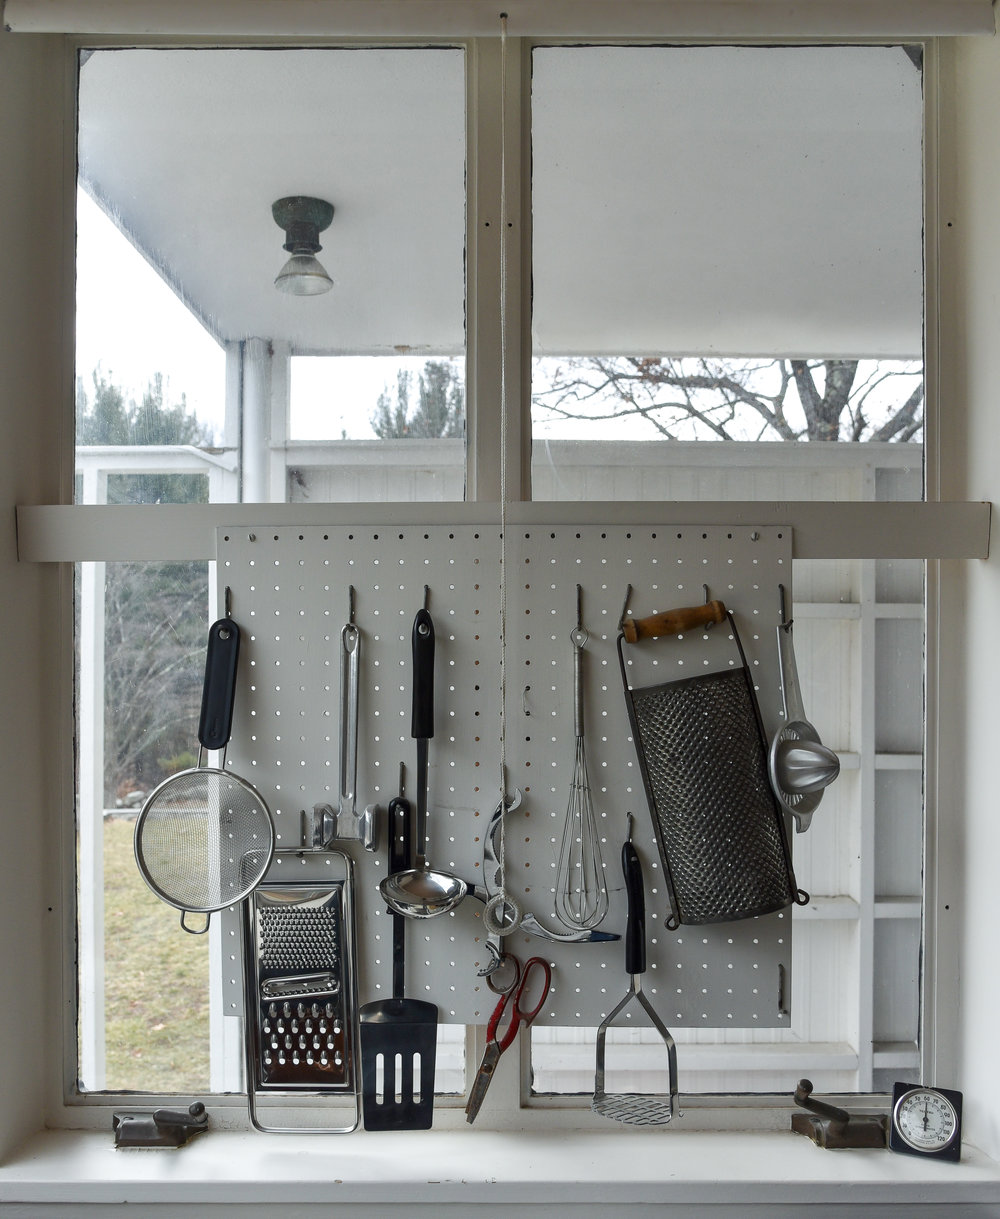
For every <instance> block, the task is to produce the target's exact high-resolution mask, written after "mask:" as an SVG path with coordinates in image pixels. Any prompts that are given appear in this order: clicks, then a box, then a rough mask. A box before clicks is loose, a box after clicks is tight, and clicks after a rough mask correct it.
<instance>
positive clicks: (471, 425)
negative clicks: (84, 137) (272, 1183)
mask: <svg viewBox="0 0 1000 1219" xmlns="http://www.w3.org/2000/svg"><path fill="white" fill-rule="evenodd" d="M621 41H622V42H623V43H627V41H628V40H621ZM726 41H729V40H726ZM459 44H460V40H455V39H447V40H442V42H441V45H451V46H454V45H459ZM511 44H512V45H511V49H510V51H509V52H508V55H509V57H508V71H509V77H508V87H507V92H506V97H507V116H506V121H505V126H506V134H507V145H506V150H505V151H506V175H507V186H508V199H507V201H506V212H505V211H504V204H503V202H502V200H501V198H500V187H501V180H502V175H501V173H500V155H499V153H500V148H501V142H500V140H501V131H500V127H499V124H498V123H497V122H496V115H495V102H496V97H497V93H498V80H499V68H500V47H499V43H498V42H497V40H496V39H483V40H475V39H473V40H468V41H466V42H464V43H461V45H464V46H465V47H466V55H467V69H468V70H467V80H468V103H469V104H468V111H467V113H468V116H469V118H468V127H469V137H468V147H469V171H470V172H469V192H468V197H467V236H468V251H469V264H468V281H467V293H468V306H469V314H468V316H469V322H468V337H467V369H468V372H467V386H468V390H467V410H468V418H469V422H468V441H467V457H466V460H467V497H466V502H465V505H464V508H468V506H469V504H474V503H477V502H479V503H495V502H496V501H497V500H499V498H500V495H499V491H500V487H499V482H500V477H499V471H500V464H501V463H500V462H499V461H498V455H499V452H500V447H501V439H502V438H503V431H502V428H501V426H500V421H501V414H502V412H501V410H500V400H499V387H500V385H501V384H502V383H505V384H506V391H507V413H508V427H507V432H506V442H507V469H508V474H507V486H506V490H507V498H508V499H509V500H511V501H518V500H527V499H529V498H530V377H531V367H530V251H531V234H530V175H529V172H528V169H529V164H530V146H529V143H528V139H527V132H528V130H529V122H530V106H529V103H528V93H529V91H530V55H531V50H532V46H533V44H532V43H531V42H530V41H529V40H527V39H525V40H519V39H513V40H511ZM95 45H100V46H102V47H105V46H109V45H130V46H131V45H136V43H135V42H133V41H129V42H127V43H126V42H124V41H122V42H120V43H117V44H112V43H109V42H108V40H101V42H100V43H99V44H95V43H93V42H91V41H88V40H78V39H68V40H67V46H68V48H69V53H70V55H71V57H72V59H73V60H74V62H75V58H76V54H77V52H78V51H79V50H84V49H89V48H90V47H91V46H95ZM143 45H154V44H152V43H144V44H143ZM155 45H171V44H165V43H163V42H162V41H158V42H157V43H156V44H155ZM177 45H180V44H177ZM183 45H188V43H187V42H186V43H184V44H183ZM212 45H225V46H230V45H232V46H238V45H242V44H241V43H239V42H236V41H233V42H230V41H228V40H227V41H225V42H224V43H223V42H219V43H215V42H213V43H212ZM253 45H261V44H260V43H259V42H257V41H255V42H254V44H253ZM303 45H317V44H315V43H306V44H303ZM337 45H340V44H337ZM380 45H381V44H380ZM392 45H401V44H397V43H394V44H392ZM422 45H423V44H422ZM543 45H556V44H554V43H553V42H552V41H551V40H546V41H545V42H544V44H543ZM932 45H933V44H928V43H925V44H924V46H925V73H926V75H925V81H926V82H927V83H926V88H927V94H928V97H927V117H926V129H927V133H928V152H929V155H931V154H933V139H932V132H933V130H934V128H935V121H934V120H933V119H932V96H933V95H934V94H935V88H934V85H933V79H934V71H933V68H932V67H931V64H932V62H933V55H932V54H930V53H929V52H930V50H931V47H932ZM74 96H75V93H74ZM933 176H934V175H933V173H932V167H931V161H930V159H929V160H928V165H927V167H926V172H925V190H926V191H928V193H929V191H930V185H929V184H930V182H931V181H932V179H933ZM504 214H505V215H506V218H507V220H508V221H509V222H510V224H511V228H510V230H509V233H508V236H507V238H506V247H507V249H506V253H507V265H506V272H505V275H506V284H507V306H506V317H504V316H503V315H504V311H503V310H502V309H501V308H500V304H499V285H500V282H501V279H502V275H501V268H500V259H501V245H502V244H504V243H503V242H501V240H500V226H499V224H498V223H497V220H496V219H495V218H496V217H499V216H503V215H504ZM927 230H928V232H933V231H934V226H933V225H932V224H930V223H929V224H928V226H927ZM932 255H933V251H932V249H931V248H930V245H929V248H928V250H927V257H928V267H929V268H931V267H932V266H933V263H934V259H933V257H932ZM931 274H932V272H930V271H929V273H928V276H927V287H926V293H925V295H926V310H927V323H926V325H927V327H928V333H935V332H936V326H935V325H934V321H933V310H934V297H933V294H932V292H931V287H930V283H931ZM502 322H505V325H506V341H503V339H502V338H501V323H502ZM505 355H506V362H507V369H506V376H502V375H501V372H502V370H501V363H502V361H503V359H504V356H505ZM932 360H933V350H932V348H931V346H930V345H928V348H927V362H928V376H927V380H928V398H927V404H926V409H925V418H926V424H925V426H926V432H927V435H926V440H925V453H926V461H927V470H928V481H927V499H928V500H931V499H932V498H936V486H937V476H936V473H935V472H936V468H937V456H936V452H937V449H936V436H937V426H936V419H937V414H936V395H935V394H934V392H933V379H932V377H931V362H932ZM511 369H513V370H514V372H513V375H512V372H511ZM932 483H933V486H934V488H935V493H934V494H933V495H932ZM453 507H454V506H453ZM459 510H460V511H462V510H463V509H459ZM140 511H141V510H140ZM721 511H722V513H723V515H724V513H725V511H726V506H725V505H723V506H722V509H721ZM199 515H201V516H202V517H203V519H204V521H205V522H206V523H207V521H208V520H209V519H211V518H212V516H213V515H214V516H215V517H218V516H219V514H218V513H214V514H213V513H211V512H209V513H201V514H199ZM842 515H843V521H842V522H841V524H840V528H844V527H845V526H844V523H843V522H846V521H847V520H848V519H849V516H850V513H849V512H847V513H844V514H842ZM71 545H72V543H71ZM934 587H935V585H934V578H933V576H931V577H930V578H929V587H928V592H929V596H928V614H930V612H931V598H930V593H931V591H932V589H933V588H934ZM931 626H932V623H931V622H930V619H929V621H928V628H929V630H928V638H929V641H930V640H931V639H932V638H933V633H934V632H933V630H932V629H931ZM932 659H933V658H932V656H931V655H930V654H929V655H928V680H930V676H931V674H932V672H933V671H934V666H933V664H932V663H931V662H932ZM930 694H931V691H930V690H929V700H928V701H929V706H930V707H933V705H934V704H933V699H932V698H931V697H930ZM931 727H932V725H931V721H930V719H929V720H928V737H929V740H928V745H929V746H930V744H931V741H930V736H931ZM926 757H927V765H928V766H931V765H932V758H933V750H932V749H931V748H928V750H927V754H926ZM929 786H930V785H929ZM932 975H933V961H926V962H925V975H924V980H923V984H922V985H923V989H924V993H925V995H927V994H928V993H930V991H931V990H932V989H933V985H934V983H933V977H932ZM74 991H75V972H74V973H73V976H72V980H71V984H70V992H69V993H70V994H72V993H73V992H74ZM934 1032H935V1031H934V1030H933V1029H931V1028H928V1027H927V1026H926V1025H925V1034H924V1036H925V1041H926V1043H927V1044H928V1050H927V1051H926V1053H928V1054H930V1053H931V1044H932V1043H935V1042H936V1038H935V1036H934ZM481 1048H482V1030H477V1031H476V1034H475V1040H474V1048H473V1054H474V1055H475V1056H478V1054H479V1053H480V1052H481ZM72 1074H73V1071H72V1070H71V1069H70V1065H69V1064H68V1063H66V1064H64V1069H63V1078H64V1080H71V1079H72ZM509 1075H513V1073H509ZM497 1082H498V1084H499V1083H500V1080H499V1079H498V1081H497ZM495 1088H496V1085H495ZM491 1097H492V1098H494V1099H499V1100H500V1103H501V1107H502V1108H503V1109H504V1111H505V1113H507V1111H508V1109H509V1117H506V1118H505V1119H504V1122H502V1123H501V1124H500V1126H499V1128H505V1127H506V1123H507V1121H510V1123H511V1126H510V1127H509V1128H522V1127H523V1126H524V1125H525V1124H526V1118H527V1115H528V1112H529V1111H530V1110H531V1109H541V1110H560V1111H561V1110H572V1109H573V1108H574V1107H575V1106H574V1102H572V1101H571V1100H570V1101H567V1100H564V1099H562V1098H559V1099H557V1100H556V1101H554V1102H552V1103H551V1104H550V1103H547V1102H545V1100H544V1098H532V1097H530V1065H529V1063H528V1060H527V1052H526V1049H525V1048H524V1047H522V1061H521V1073H520V1079H517V1080H512V1079H508V1080H507V1081H506V1083H505V1086H504V1087H502V1088H500V1089H498V1090H497V1091H494V1092H491ZM158 1099H159V1097H158ZM208 1099H210V1101H211V1103H212V1104H213V1105H216V1104H221V1105H222V1106H223V1107H227V1106H230V1105H232V1106H239V1105H241V1104H242V1103H243V1102H242V1100H241V1098H239V1097H235V1098H228V1097H218V1096H212V1097H210V1098H208ZM120 1100H121V1098H120V1097H115V1096H113V1095H102V1096H101V1097H99V1098H95V1097H94V1096H93V1095H88V1096H86V1097H82V1098H75V1097H73V1096H69V1097H66V1096H64V1097H63V1102H64V1103H66V1104H67V1112H68V1111H72V1110H74V1109H78V1108H79V1107H81V1106H87V1107H89V1106H94V1107H96V1108H102V1107H103V1108H107V1107H108V1106H109V1105H111V1104H113V1103H120ZM695 1107H698V1108H701V1107H702V1106H695ZM703 1107H704V1108H705V1109H709V1108H712V1107H718V1108H720V1109H723V1110H730V1109H736V1110H744V1109H745V1110H748V1111H749V1110H751V1109H755V1108H760V1109H761V1110H762V1111H764V1112H765V1113H768V1112H770V1113H771V1114H772V1115H773V1114H783V1113H784V1112H785V1110H786V1109H787V1101H786V1100H783V1099H781V1098H774V1099H773V1100H769V1099H768V1098H762V1097H756V1096H754V1097H749V1098H743V1097H738V1098H724V1099H723V1100H722V1101H721V1102H712V1103H711V1104H706V1105H704V1106H703ZM723 1120H724V1121H725V1119H723ZM773 1120H776V1119H774V1118H773V1117H771V1118H768V1117H765V1118H764V1119H763V1121H762V1122H761V1123H760V1124H762V1125H767V1124H768V1123H769V1122H770V1121H773ZM539 1121H540V1125H541V1124H544V1125H548V1124H549V1118H548V1117H547V1116H546V1114H545V1113H544V1112H543V1113H542V1114H541V1117H540V1119H539ZM570 1121H571V1119H570ZM70 1124H76V1121H75V1120H74V1121H73V1122H71V1123H70ZM751 1124H753V1123H751Z"/></svg>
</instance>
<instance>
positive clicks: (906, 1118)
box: [896, 1089, 959, 1151]
mask: <svg viewBox="0 0 1000 1219" xmlns="http://www.w3.org/2000/svg"><path fill="white" fill-rule="evenodd" d="M957 1124H959V1120H957V1115H956V1113H955V1108H954V1106H952V1104H951V1102H950V1101H948V1100H946V1098H945V1097H943V1096H940V1095H939V1093H938V1092H928V1091H927V1090H924V1089H921V1090H917V1091H913V1092H909V1093H906V1095H905V1096H904V1097H901V1098H900V1101H899V1103H898V1104H896V1125H898V1126H899V1132H900V1135H902V1137H904V1139H905V1140H906V1142H909V1143H910V1146H911V1147H916V1148H918V1150H920V1151H924V1150H926V1151H937V1150H938V1148H940V1147H946V1146H948V1145H949V1143H950V1142H951V1140H952V1139H954V1137H955V1130H956V1129H957Z"/></svg>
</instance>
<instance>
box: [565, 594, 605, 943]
mask: <svg viewBox="0 0 1000 1219" xmlns="http://www.w3.org/2000/svg"><path fill="white" fill-rule="evenodd" d="M579 596H580V586H579V585H577V606H578V612H577V623H576V627H575V628H574V629H573V630H572V631H571V632H570V641H571V642H572V644H573V732H574V735H575V737H576V759H575V762H574V767H573V779H572V781H571V783H570V789H569V804H568V805H567V808H566V820H565V822H564V824H563V836H562V845H561V846H560V849H559V867H558V869H557V870H556V898H555V908H556V915H557V917H558V918H559V920H560V922H562V923H563V924H564V925H565V926H567V927H571V928H573V927H596V926H597V925H598V923H600V922H602V921H603V919H604V916H605V915H606V914H607V912H608V888H607V884H606V883H605V879H604V859H603V857H602V855H601V836H600V831H599V830H598V827H597V819H596V817H595V814H594V804H593V800H592V798H591V792H590V776H589V774H588V773H587V744H586V738H585V736H584V720H583V649H584V647H585V646H586V643H587V639H588V638H589V636H588V633H587V631H585V630H584V629H583V626H582V623H581V620H580V613H579Z"/></svg>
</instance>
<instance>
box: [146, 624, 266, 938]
mask: <svg viewBox="0 0 1000 1219" xmlns="http://www.w3.org/2000/svg"><path fill="white" fill-rule="evenodd" d="M239 649H240V629H239V627H238V626H237V624H236V623H235V622H234V621H233V620H232V619H231V618H229V617H226V618H221V619H220V620H219V621H218V622H216V623H214V624H213V625H212V627H211V629H210V630H209V633H208V648H207V652H206V656H205V682H204V686H203V689H202V700H201V715H200V718H199V721H198V742H199V745H200V749H199V751H198V765H197V766H196V767H194V768H192V769H189V770H182V771H178V773H177V774H175V775H171V776H170V778H168V779H166V780H164V782H162V783H161V784H160V785H159V787H157V788H155V790H154V791H152V792H151V793H150V795H149V796H148V797H147V799H146V802H145V803H144V804H143V806H142V809H141V811H140V813H139V819H138V820H137V821H136V824H135V842H134V845H135V859H136V863H137V864H138V865H139V871H140V872H141V873H142V877H143V880H145V882H146V884H147V885H148V886H149V887H150V889H152V891H153V892H154V893H155V894H156V896H157V897H159V898H160V899H161V900H163V901H165V902H167V903H168V904H169V905H171V906H174V907H175V908H176V909H178V910H180V911H181V926H182V927H183V928H184V930H185V931H187V932H190V933H191V934H192V935H201V934H204V932H206V931H207V930H208V927H209V923H210V921H211V915H212V913H213V912H214V911H217V910H222V909H224V908H225V907H226V906H231V905H232V904H233V903H234V902H238V901H241V900H242V899H243V898H244V897H246V896H247V894H249V893H250V892H252V891H253V889H255V888H256V886H257V885H258V884H259V883H260V881H261V879H262V878H263V876H264V873H265V872H266V871H267V869H268V867H269V866H270V864H271V859H272V857H273V855H274V823H273V821H272V820H271V813H270V810H269V809H268V807H267V805H266V804H265V803H264V800H263V799H262V798H261V795H260V793H259V792H258V791H257V790H256V788H254V787H253V786H252V785H251V784H250V783H248V782H247V781H246V780H245V779H242V778H240V776H239V775H235V774H233V773H232V772H230V771H227V770H226V769H225V753H223V757H222V768H221V769H215V768H213V767H210V766H203V765H202V761H203V759H204V755H205V750H219V749H221V750H223V751H224V750H225V748H226V746H227V745H228V743H229V737H230V733H231V731H232V723H233V701H234V698H235V693H236V668H237V661H238V659H239ZM189 913H196V914H204V915H205V916H206V918H205V923H204V926H201V927H198V926H191V925H189V924H188V922H187V920H186V918H185V915H186V914H189Z"/></svg>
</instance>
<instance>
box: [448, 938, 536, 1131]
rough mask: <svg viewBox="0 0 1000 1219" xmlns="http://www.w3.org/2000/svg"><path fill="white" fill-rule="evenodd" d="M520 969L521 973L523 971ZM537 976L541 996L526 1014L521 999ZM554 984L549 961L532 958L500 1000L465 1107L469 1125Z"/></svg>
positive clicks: (491, 1021) (491, 1019)
mask: <svg viewBox="0 0 1000 1219" xmlns="http://www.w3.org/2000/svg"><path fill="white" fill-rule="evenodd" d="M507 959H508V960H516V959H517V958H516V957H511V956H510V955H508V956H507ZM518 968H519V969H520V967H518ZM538 973H540V974H541V976H542V987H541V994H540V995H539V996H538V1001H537V1003H536V1004H535V1006H534V1007H533V1008H532V1009H531V1010H530V1011H525V1010H524V1008H523V1007H522V1006H521V999H522V997H523V995H524V993H525V991H530V988H531V986H532V985H535V986H537V985H538V982H537V978H536V979H535V980H534V982H533V981H532V974H536V975H537V974H538ZM551 984H552V970H551V968H550V967H549V963H548V961H543V960H542V958H541V957H530V958H529V959H528V960H527V961H525V963H524V971H523V973H521V976H520V981H519V982H516V984H515V986H512V987H511V989H510V990H509V991H508V992H507V994H505V995H501V996H500V1002H499V1003H498V1004H497V1006H496V1010H495V1011H494V1013H493V1015H492V1016H491V1017H490V1022H489V1024H488V1025H487V1028H486V1037H487V1043H486V1049H485V1051H484V1053H483V1061H482V1062H481V1063H480V1064H479V1070H478V1071H477V1072H476V1078H475V1079H474V1080H473V1081H472V1091H471V1092H470V1093H469V1103H468V1104H467V1105H466V1106H465V1118H466V1121H469V1122H474V1121H475V1120H476V1115H477V1114H478V1113H479V1110H480V1109H481V1108H482V1105H483V1100H484V1099H485V1097H486V1093H487V1091H488V1090H489V1086H490V1084H491V1083H492V1082H493V1073H494V1072H495V1071H496V1069H497V1064H498V1063H499V1062H500V1056H501V1055H502V1054H503V1053H504V1051H505V1050H509V1049H510V1047H511V1046H512V1045H513V1044H514V1039H515V1038H516V1037H517V1034H518V1030H519V1029H520V1028H521V1027H522V1025H523V1026H524V1027H525V1028H527V1027H528V1025H529V1024H530V1023H531V1022H532V1020H534V1018H535V1017H536V1016H537V1015H538V1013H539V1012H540V1011H541V1010H542V1004H543V1003H544V1002H545V1000H546V998H547V997H548V993H549V986H550V985H551ZM508 1005H510V1008H511V1010H510V1023H509V1024H508V1025H507V1028H506V1029H505V1030H504V1032H503V1034H502V1035H501V1037H500V1038H499V1040H498V1039H497V1030H498V1029H499V1028H500V1022H501V1020H502V1019H503V1017H504V1013H505V1012H506V1010H507V1007H508Z"/></svg>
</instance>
